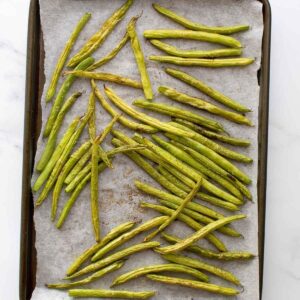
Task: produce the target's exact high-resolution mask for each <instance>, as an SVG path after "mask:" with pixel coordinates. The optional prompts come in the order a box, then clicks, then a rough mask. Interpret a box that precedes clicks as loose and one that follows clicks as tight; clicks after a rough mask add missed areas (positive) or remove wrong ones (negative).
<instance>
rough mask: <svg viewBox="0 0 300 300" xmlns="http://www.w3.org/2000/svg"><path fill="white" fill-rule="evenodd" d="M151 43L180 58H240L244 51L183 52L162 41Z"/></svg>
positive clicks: (226, 49) (235, 49)
mask: <svg viewBox="0 0 300 300" xmlns="http://www.w3.org/2000/svg"><path fill="white" fill-rule="evenodd" d="M150 43H151V44H152V45H154V46H155V47H157V48H158V49H160V50H162V51H164V52H166V53H168V54H170V55H172V56H178V57H186V58H215V57H227V56H240V55H242V52H243V51H242V49H239V48H233V49H231V48H225V49H215V50H183V49H179V48H177V47H174V46H172V45H170V44H166V43H163V42H161V41H160V40H150Z"/></svg>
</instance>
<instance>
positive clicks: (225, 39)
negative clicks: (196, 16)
mask: <svg viewBox="0 0 300 300" xmlns="http://www.w3.org/2000/svg"><path fill="white" fill-rule="evenodd" d="M144 37H145V38H146V39H189V40H198V41H203V42H209V43H215V44H220V45H224V46H228V47H231V48H242V44H241V43H240V42H239V41H238V40H237V39H235V38H233V37H230V36H225V35H221V34H217V33H209V32H203V31H193V30H180V29H155V30H145V31H144Z"/></svg>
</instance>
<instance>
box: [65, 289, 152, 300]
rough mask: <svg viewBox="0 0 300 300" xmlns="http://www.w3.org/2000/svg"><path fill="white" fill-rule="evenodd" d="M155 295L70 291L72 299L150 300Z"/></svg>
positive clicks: (146, 293)
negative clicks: (115, 299)
mask: <svg viewBox="0 0 300 300" xmlns="http://www.w3.org/2000/svg"><path fill="white" fill-rule="evenodd" d="M154 295H155V292H148V291H147V292H132V291H112V290H83V289H78V290H75V289H74V290H69V296H70V297H76V298H91V297H92V298H99V299H100V298H122V299H148V298H150V297H152V296H154Z"/></svg>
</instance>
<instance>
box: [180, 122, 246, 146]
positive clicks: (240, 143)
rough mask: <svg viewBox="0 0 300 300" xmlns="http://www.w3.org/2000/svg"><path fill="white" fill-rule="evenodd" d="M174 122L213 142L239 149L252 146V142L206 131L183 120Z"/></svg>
mask: <svg viewBox="0 0 300 300" xmlns="http://www.w3.org/2000/svg"><path fill="white" fill-rule="evenodd" d="M174 122H176V123H179V124H181V125H185V126H187V127H189V128H190V129H192V130H194V131H196V132H199V133H200V134H202V135H204V136H206V137H208V138H210V139H213V140H218V141H220V142H223V143H226V144H229V145H233V146H239V147H248V146H250V144H251V143H250V141H248V140H243V139H240V138H235V137H231V136H228V135H222V134H219V133H216V132H213V131H209V130H205V129H203V128H201V127H200V126H198V125H197V124H194V123H192V122H189V121H186V120H183V119H178V118H174Z"/></svg>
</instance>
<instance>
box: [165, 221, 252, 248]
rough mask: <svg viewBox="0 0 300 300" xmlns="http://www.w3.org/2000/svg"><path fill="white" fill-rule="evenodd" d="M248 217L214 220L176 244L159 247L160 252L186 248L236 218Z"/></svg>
mask: <svg viewBox="0 0 300 300" xmlns="http://www.w3.org/2000/svg"><path fill="white" fill-rule="evenodd" d="M243 218H246V216H245V215H235V216H230V217H225V218H223V219H220V220H217V221H214V222H212V223H210V224H208V225H206V226H204V227H203V228H202V229H200V230H198V231H197V232H196V233H194V234H192V235H191V236H189V237H187V238H185V239H184V240H182V241H181V242H179V243H176V244H175V245H171V246H167V247H163V248H159V251H160V253H163V254H166V253H171V252H177V251H181V250H184V249H185V248H187V247H189V246H190V245H192V244H193V243H195V242H197V241H198V240H200V239H201V238H203V237H205V236H206V235H207V234H208V233H211V232H212V231H214V230H217V229H218V228H220V227H223V226H224V225H226V224H228V223H231V222H233V221H236V220H240V219H243Z"/></svg>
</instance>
